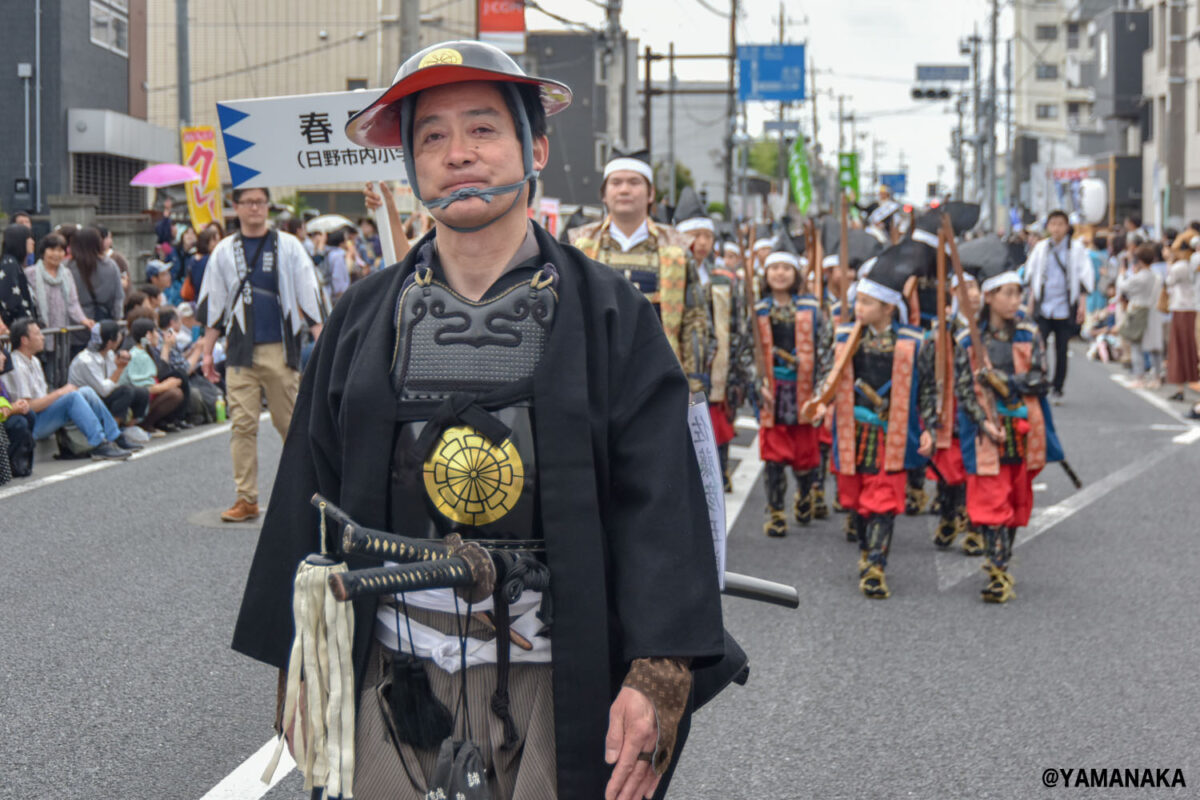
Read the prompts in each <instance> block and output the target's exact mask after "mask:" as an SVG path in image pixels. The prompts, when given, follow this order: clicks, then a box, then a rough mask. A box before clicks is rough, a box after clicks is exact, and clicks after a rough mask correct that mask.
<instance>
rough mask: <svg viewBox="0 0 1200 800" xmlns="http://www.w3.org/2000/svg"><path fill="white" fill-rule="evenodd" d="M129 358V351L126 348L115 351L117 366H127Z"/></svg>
mask: <svg viewBox="0 0 1200 800" xmlns="http://www.w3.org/2000/svg"><path fill="white" fill-rule="evenodd" d="M129 359H130V355H129V351H128V350H121V351H119V352H118V353H117V366H118V367H127V366H129Z"/></svg>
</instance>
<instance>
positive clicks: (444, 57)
mask: <svg viewBox="0 0 1200 800" xmlns="http://www.w3.org/2000/svg"><path fill="white" fill-rule="evenodd" d="M461 63H463V57H462V53H460V52H458V51H457V50H455V49H454V48H452V47H439V48H438V49H437V50H434V51H432V52H431V53H429V54H428V55H426V56H425V57H424V58H422V59H421V63H420V64H418V65H417V69H425V68H426V67H442V66H447V65H452V64H461Z"/></svg>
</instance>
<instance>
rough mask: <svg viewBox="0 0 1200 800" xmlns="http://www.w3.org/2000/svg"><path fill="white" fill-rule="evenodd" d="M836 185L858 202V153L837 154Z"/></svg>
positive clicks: (852, 200) (851, 199) (854, 201)
mask: <svg viewBox="0 0 1200 800" xmlns="http://www.w3.org/2000/svg"><path fill="white" fill-rule="evenodd" d="M838 185H840V186H841V187H842V191H845V192H847V193H849V195H850V202H852V203H857V202H858V153H838Z"/></svg>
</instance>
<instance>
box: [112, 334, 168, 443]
mask: <svg viewBox="0 0 1200 800" xmlns="http://www.w3.org/2000/svg"><path fill="white" fill-rule="evenodd" d="M129 338H130V339H132V340H133V348H132V349H131V350H130V352H129V356H130V357H129V365H128V366H126V367H125V371H124V372H123V373H122V374H121V383H126V384H129V385H132V386H141V387H143V388H145V389H147V390H149V392H150V410H149V411H148V412H147V414H146V419H145V421H144V422H143V423H142V429H143V430H145V431H146V433H148V434H150V436H152V437H154V438H156V439H158V438H162V437H163V436H165V435H166V434H165V433H164V432H163V431H161V430H159V428H158V425H159V423H160V422H162V421H163V420H165V419H167V418H169V417H170V416H171V414H172V413H173V412H174V411H175V410H176V409H178V408H179V405H180V403H182V402H183V388H182V386H183V381H182V380H180V378H178V377H176V376H171V377H169V378H166V379H164V380H159V376H158V364H157V363H156V362H155V360H154V357H153V356H151V355H150V352H149V351H150V350H151V349H155V348H158V347H160V343H159V336H158V328H157V326H156V325H155V321H154V319H152V318H150V317H139V318H138V319H135V320H134V321H133V322H132V323H130V326H129Z"/></svg>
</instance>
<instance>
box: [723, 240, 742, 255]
mask: <svg viewBox="0 0 1200 800" xmlns="http://www.w3.org/2000/svg"><path fill="white" fill-rule="evenodd" d="M721 249H722V250H724V251H725V252H726V253H737V254H738V255H739V256H740V255H741V254H742V248H740V247H738V246H737V245H736V244H734V243H733V242H726V243H725V246H724V247H722V248H721Z"/></svg>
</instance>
